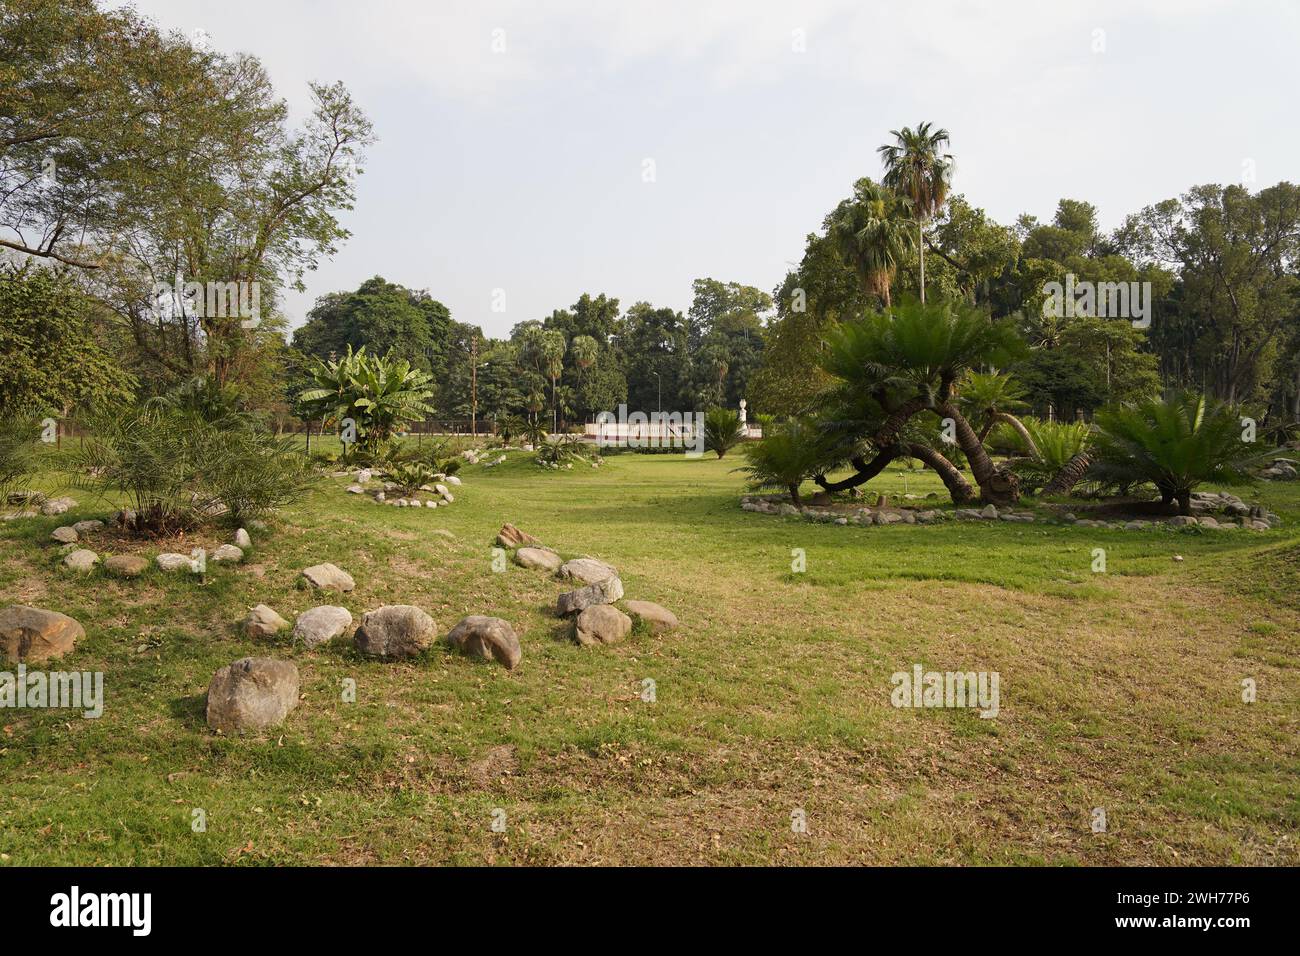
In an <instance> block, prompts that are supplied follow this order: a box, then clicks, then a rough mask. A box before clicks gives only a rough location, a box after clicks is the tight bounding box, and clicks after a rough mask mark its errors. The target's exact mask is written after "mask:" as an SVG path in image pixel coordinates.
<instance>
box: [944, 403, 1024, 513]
mask: <svg viewBox="0 0 1300 956" xmlns="http://www.w3.org/2000/svg"><path fill="white" fill-rule="evenodd" d="M935 411H937V412H938V413H939V415H940V416H941V417H943V418H950V419H952V421H953V425H954V426H955V428H956V431H957V436H956V437H957V445H958V447H960V448H961V450H962V451H963V452H965V454H966V460H967V461H969V462H970V470H971V473H972V474H974V475H975V481H976V483H977V484H978V485H979V486H980V497H981V498H983V499H984V500H985V501H987V502H989V503H990V504H995V505H1008V504H1012V503H1014V502H1016V501H1019V500H1020V479H1019V478H1017V477H1016V476H1015V474H1013V473H1012V472H1010V471H1007V470H1006V469H1005V468H998V467H997V466H996V465H994V464H993V459H992V458H990V457H989V453H988V451H987V450H986V449H985V448H984V443H983V442H981V441H980V440H979V436H978V435H976V434H975V429H973V428H971V427H970V422H968V421H966V416H965V415H963V414H962V413H961V412H960V411H959V410H958V409H957V406H956V405H954V404H953V403H952V402H941V403H940V404H939V405H937V406H936V407H935Z"/></svg>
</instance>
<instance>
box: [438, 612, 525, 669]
mask: <svg viewBox="0 0 1300 956" xmlns="http://www.w3.org/2000/svg"><path fill="white" fill-rule="evenodd" d="M447 643H448V644H450V645H451V646H452V647H454V648H455V649H456V650H458V651H460V652H461V653H462V654H470V655H472V656H475V657H482V658H485V659H487V660H496V661H498V662H500V663H501V664H504V665H505V667H506V669H507V670H514V668H515V667H516V665H518V663H519V661H520V659H521V658H522V657H523V650H522V649H521V648H520V646H519V636H518V635H517V634H516V633H515V629H514V628H513V627H511V626H510V624H509V622H507V621H504V620H502V619H501V618H499V617H486V616H484V615H482V614H471V615H470V616H469V617H467V618H465V619H464V620H463V621H461V622H460V623H459V624H457V625H456V626H455V627H453V628H452V629H451V631H450V632H449V633H448V634H447Z"/></svg>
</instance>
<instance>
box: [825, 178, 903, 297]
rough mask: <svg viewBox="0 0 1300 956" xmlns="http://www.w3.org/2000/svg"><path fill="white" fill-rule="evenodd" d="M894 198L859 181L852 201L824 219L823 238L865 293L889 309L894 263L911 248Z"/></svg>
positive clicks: (868, 182) (866, 181)
mask: <svg viewBox="0 0 1300 956" xmlns="http://www.w3.org/2000/svg"><path fill="white" fill-rule="evenodd" d="M902 205H903V202H902V200H900V199H899V197H898V194H897V193H895V192H893V191H892V190H890V189H886V188H885V187H883V186H881V185H880V184H879V183H874V182H872V181H871V180H870V179H866V178H863V179H859V180H858V181H857V182H856V183H855V184H854V186H853V198H852V199H846V200H844V201H843V202H842V203H840V204H839V206H837V207H836V208H835V211H834V212H832V213H831V214H830V215H829V216H827V217H826V229H827V235H828V236H830V238H831V240H832V241H833V242H834V243H835V245H836V248H838V249H839V252H840V256H841V257H842V258H843V259H844V261H845V262H847V263H849V264H850V265H852V266H853V268H854V270H855V271H856V272H857V273H858V277H859V278H860V279H861V280H862V287H863V289H864V290H865V291H867V292H869V293H872V294H874V295H877V296H879V297H880V301H881V302H882V303H884V306H885V308H889V306H890V305H891V299H890V294H889V290H890V286H891V285H893V282H894V273H895V272H897V271H898V263H899V262H900V261H901V260H902V258H903V256H904V255H905V254H906V253H907V251H908V250H909V249H910V248H911V246H912V235H911V232H910V231H909V229H908V227H909V226H910V223H909V222H908V220H907V218H906V214H905V211H904V210H903V209H902Z"/></svg>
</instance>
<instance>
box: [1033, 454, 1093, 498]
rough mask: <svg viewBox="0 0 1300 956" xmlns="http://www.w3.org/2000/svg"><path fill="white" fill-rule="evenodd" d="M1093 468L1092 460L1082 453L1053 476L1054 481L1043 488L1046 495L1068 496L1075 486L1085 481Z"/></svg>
mask: <svg viewBox="0 0 1300 956" xmlns="http://www.w3.org/2000/svg"><path fill="white" fill-rule="evenodd" d="M1091 467H1092V458H1091V457H1090V456H1089V455H1088V453H1087V452H1086V451H1081V452H1079V453H1078V454H1077V455H1075V456H1074V457H1073V458H1071V459H1070V460H1069V461H1067V462H1066V463H1065V464H1064V465H1062V466H1061V470H1060V471H1058V472H1057V473H1056V474H1055V475H1053V476H1052V480H1051V481H1049V482H1048V483H1047V484H1046V485H1044V486H1043V494H1045V495H1068V494H1069V493H1070V492H1071V491H1073V490H1074V486H1075V485H1077V484H1078V483H1079V482H1081V481H1082V480H1083V476H1084V475H1086V474H1087V473H1088V469H1089V468H1091Z"/></svg>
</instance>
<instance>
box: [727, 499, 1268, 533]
mask: <svg viewBox="0 0 1300 956" xmlns="http://www.w3.org/2000/svg"><path fill="white" fill-rule="evenodd" d="M740 507H741V508H742V509H743V510H745V511H752V512H755V513H758V514H768V515H777V516H783V517H790V518H795V517H801V518H803V519H804V520H806V521H811V522H815V523H819V524H837V525H850V524H851V525H858V526H860V527H866V526H868V525H887V524H939V523H942V522H945V521H1006V522H1010V523H1021V524H1032V523H1035V522H1037V523H1039V524H1055V525H1075V526H1077V527H1080V528H1113V529H1116V530H1123V531H1141V530H1143V529H1144V528H1157V527H1160V526H1162V525H1164V526H1168V527H1172V528H1179V527H1187V526H1191V525H1198V526H1200V527H1203V528H1214V529H1217V530H1222V531H1233V530H1236V529H1238V528H1244V529H1248V530H1251V531H1268V530H1269V529H1270V528H1277V527H1280V526H1281V524H1282V519H1281V517H1280V516H1278V515H1276V514H1274V513H1273V512H1271V511H1267V510H1265V509H1264V508H1262V507H1261V506H1259V505H1248V504H1246V503H1245V502H1244V501H1242V500H1241V499H1240V498H1238V497H1237V496H1235V495H1231V494H1228V493H1227V492H1195V493H1194V494H1193V495H1192V511H1193V512H1198V513H1197V514H1192V515H1175V516H1173V517H1170V518H1140V519H1135V520H1129V521H1119V520H1103V519H1098V518H1086V517H1085V518H1080V517H1078V516H1076V515H1074V514H1073V513H1071V512H1062V513H1061V514H1043V513H1041V512H1036V511H1031V510H1028V509H1026V508H1023V507H1021V508H1010V507H1006V506H1003V507H1001V508H999V507H997V506H996V505H985V506H984V507H982V508H957V509H954V510H940V509H937V508H917V507H914V506H897V507H895V506H892V505H889V504H888V502H887V501H885V500H884V499H883V498H882V499H878V501H877V505H876V507H874V508H872V507H869V506H865V505H864V506H863V507H860V508H856V509H854V510H852V511H850V512H847V513H846V512H843V511H836V510H832V509H829V508H825V507H817V506H813V505H804V506H803V507H801V508H797V507H795V506H794V505H793V504H791V503H790V501H789V500H788V499H787V498H786V496H784V495H745V496H744V497H742V498H741V499H740ZM1216 513H1217V514H1218V515H1220V517H1215V514H1216Z"/></svg>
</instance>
